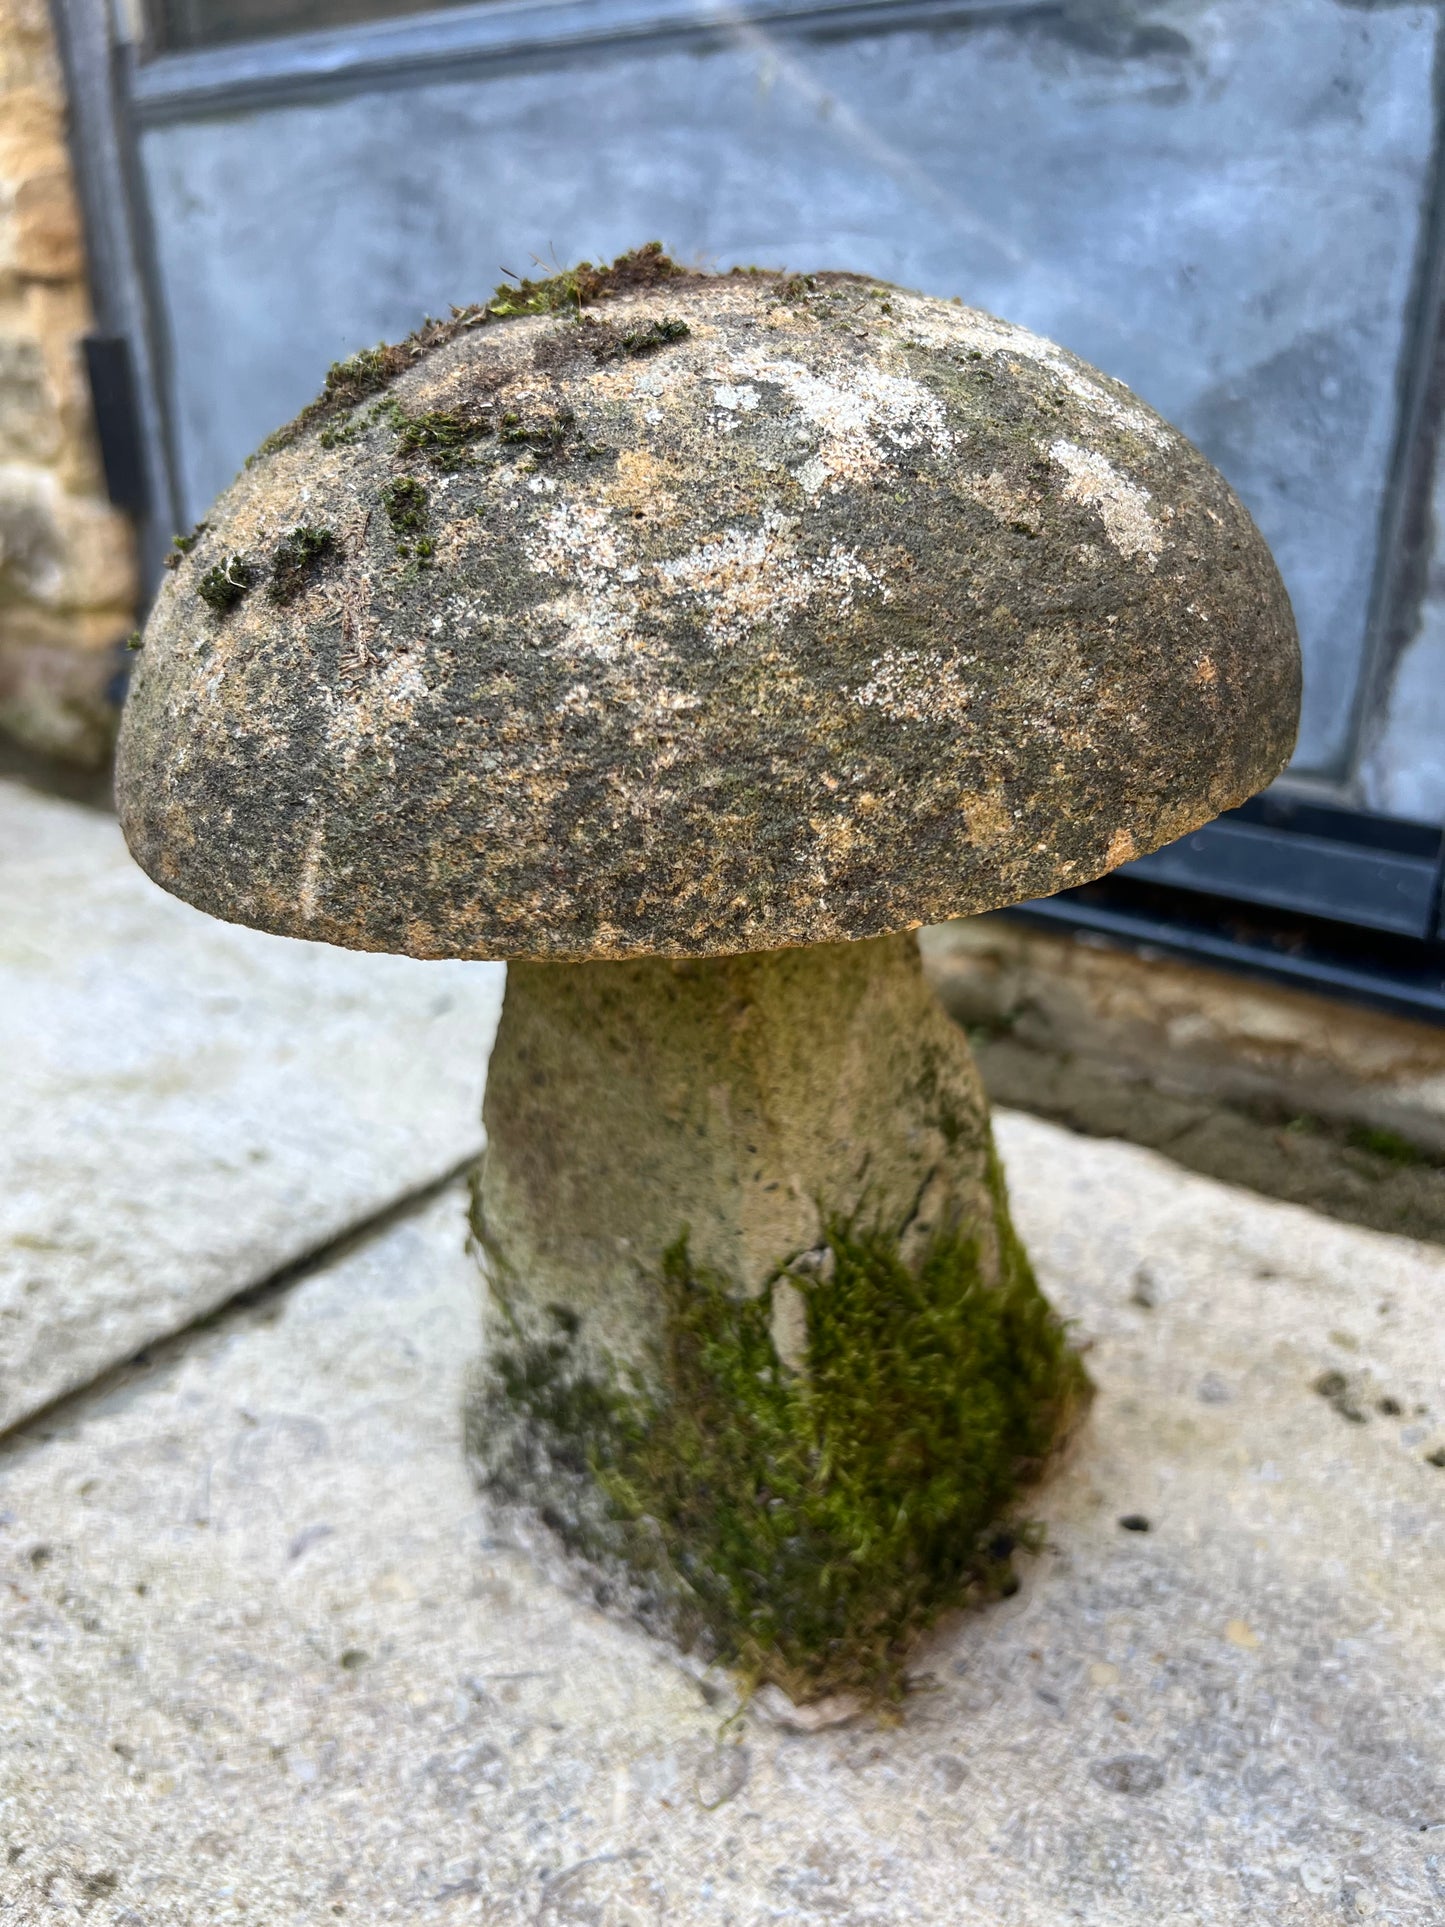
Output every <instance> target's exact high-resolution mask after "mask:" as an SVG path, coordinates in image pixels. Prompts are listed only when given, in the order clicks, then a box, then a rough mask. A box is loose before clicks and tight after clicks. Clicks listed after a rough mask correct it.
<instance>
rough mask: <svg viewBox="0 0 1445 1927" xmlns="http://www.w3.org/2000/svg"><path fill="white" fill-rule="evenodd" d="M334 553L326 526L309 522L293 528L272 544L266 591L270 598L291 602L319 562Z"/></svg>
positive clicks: (331, 539) (316, 568) (330, 536)
mask: <svg viewBox="0 0 1445 1927" xmlns="http://www.w3.org/2000/svg"><path fill="white" fill-rule="evenodd" d="M335 553H336V537H335V536H334V535H333V534H332V532H331V530H330V529H314V528H311V527H310V526H309V525H303V526H302V527H300V528H294V529H292V530H291V532H290V534H289V535H283V536H282V538H281V540H280V541H279V542H278V543H277V544H276V551H275V554H274V555H273V556H272V558H271V585H270V588H269V589H268V591H267V593H268V594H269V596H270V598H271V600H272V601H273V602H291V601H293V600H294V599H295V598H296V597H297V596H298V595H300V593H301V591H302V590H303V589H304V588H305V587H306V585H307V583H308V582H309V581H310V580H311V578H312V577H313V576H314V575H315V573H316V571H317V570H318V569H319V568H320V567H321V565H322V564H323V563H324V562H325V561H326V560H327V559H328V558H329V557H330V556H333V555H334V554H335Z"/></svg>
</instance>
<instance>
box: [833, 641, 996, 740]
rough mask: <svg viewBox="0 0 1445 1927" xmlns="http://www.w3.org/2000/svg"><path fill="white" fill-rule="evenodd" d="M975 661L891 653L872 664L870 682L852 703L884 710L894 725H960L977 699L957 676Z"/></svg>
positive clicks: (924, 652)
mask: <svg viewBox="0 0 1445 1927" xmlns="http://www.w3.org/2000/svg"><path fill="white" fill-rule="evenodd" d="M976 661H977V657H975V656H945V655H944V654H942V652H941V651H939V650H936V649H887V650H885V651H884V652H883V654H882V655H881V656H879V657H878V658H877V660H876V661H875V662H873V663H872V664H871V665H870V668H871V671H872V673H871V675H870V676H869V678H868V681H867V682H866V683H864V684H863V685H862V686H861V687H860V688H858V689H855V690H854V691H853V696H852V699H853V701H854V702H855V703H857V704H858V705H859V706H860V707H861V708H864V709H879V710H882V712H883V714H884V715H885V716H888V717H891V718H892V720H893V721H894V722H896V723H940V722H959V721H961V720H962V718H963V717H964V716H966V715H967V714H968V710H969V706H970V704H971V702H972V700H973V697H972V692H971V691H970V689H969V687H968V685H967V684H966V683H965V682H964V680H963V678H962V676H961V675H960V674H959V671H960V670H962V669H966V668H968V667H969V666H970V665H971V664H973V663H974V662H976Z"/></svg>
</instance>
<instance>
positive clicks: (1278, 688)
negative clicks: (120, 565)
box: [117, 250, 1300, 958]
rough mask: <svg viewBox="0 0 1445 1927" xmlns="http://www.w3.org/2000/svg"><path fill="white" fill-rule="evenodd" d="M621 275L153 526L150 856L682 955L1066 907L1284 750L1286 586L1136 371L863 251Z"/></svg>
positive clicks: (301, 438) (437, 343)
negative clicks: (157, 530)
mask: <svg viewBox="0 0 1445 1927" xmlns="http://www.w3.org/2000/svg"><path fill="white" fill-rule="evenodd" d="M626 259H627V261H630V262H631V263H632V264H634V265H635V264H636V263H638V262H640V261H641V262H648V263H650V268H649V271H648V272H647V273H637V274H615V275H613V276H612V277H611V278H609V276H608V275H606V274H600V275H599V274H593V275H592V276H591V279H590V281H588V282H586V283H584V284H583V286H582V292H583V293H584V295H585V297H586V299H587V300H588V302H589V305H588V306H586V307H583V308H580V309H579V308H578V307H576V306H575V305H572V303H571V297H573V296H575V294H576V293H577V291H578V284H576V283H575V282H571V281H569V282H567V283H566V284H565V287H564V288H563V294H564V296H565V297H566V298H567V299H568V301H569V306H568V307H567V309H566V310H565V311H564V312H560V313H558V312H543V313H537V314H525V313H524V314H512V315H501V316H499V315H498V314H497V312H496V310H495V308H492V309H488V308H478V309H471V310H466V311H463V312H461V313H459V314H457V315H456V316H454V317H453V319H452V321H450V322H448V323H445V324H428V327H427V328H426V329H424V330H423V331H422V332H421V334H420V335H418V336H414V337H413V338H412V340H411V341H410V342H409V343H406V344H403V346H402V347H400V348H394V349H378V350H373V351H370V352H369V353H368V354H367V355H362V356H358V357H356V358H354V360H353V361H352V362H350V363H346V364H341V365H340V366H338V368H336V369H333V371H332V374H331V376H330V377H329V378H328V385H327V391H326V393H325V395H324V396H323V397H322V398H321V400H320V401H319V402H318V403H315V404H313V405H312V407H311V408H310V409H308V410H307V411H305V412H304V413H303V415H302V416H301V417H300V418H299V420H298V421H297V422H296V423H293V424H291V425H290V427H289V428H288V429H286V430H283V431H280V432H279V433H278V434H277V435H276V436H273V437H272V438H271V440H270V442H268V443H267V444H266V445H265V446H264V447H263V450H262V452H261V453H260V455H259V456H258V457H256V458H253V461H252V463H251V464H250V465H248V467H247V469H246V470H245V472H244V473H243V474H242V475H241V476H240V477H239V478H238V479H237V480H236V482H235V483H234V484H233V485H232V487H231V488H230V489H228V490H227V491H226V493H225V494H224V495H223V496H222V497H221V499H220V501H219V502H218V503H217V505H216V507H215V508H214V510H213V511H212V512H211V514H210V516H209V517H208V520H207V523H206V524H204V525H203V527H202V530H201V532H200V533H199V535H198V537H197V538H196V539H195V540H194V541H193V542H191V543H189V545H187V544H178V547H177V553H176V555H175V557H174V558H173V561H174V563H175V566H174V567H173V568H172V569H171V570H170V572H169V573H168V575H167V576H166V579H165V581H164V583H163V585H162V588H161V590H160V593H159V596H158V598H157V601H156V604H155V607H154V610H153V612H152V614H151V617H150V620H149V622H148V624H147V627H146V630H145V636H144V646H143V649H142V652H141V654H140V656H139V658H138V663H137V673H136V674H135V677H134V679H133V683H132V687H131V691H130V696H129V699H128V701H127V704H126V709H125V715H124V720H123V724H122V729H121V738H120V746H119V753H118V778H117V789H118V800H119V806H120V814H121V822H122V825H123V827H124V830H125V834H126V838H127V840H128V842H129V844H130V847H131V850H132V851H133V853H134V855H135V856H136V858H137V860H138V861H139V862H140V864H141V865H142V866H143V868H144V869H146V870H147V871H148V872H149V874H150V875H151V876H152V877H153V878H154V879H155V880H156V881H157V882H158V883H160V884H162V885H163V886H164V887H165V888H166V889H168V890H171V891H173V892H175V894H177V895H178V896H181V897H184V898H186V899H187V900H188V901H189V902H191V903H193V904H196V905H198V906H199V907H200V908H201V909H203V910H207V911H209V912H211V913H212V914H213V915H215V916H219V917H224V918H228V919H231V920H233V921H236V922H241V923H248V924H254V925H256V926H258V927H259V928H261V929H264V930H272V931H278V932H281V933H283V934H286V935H290V936H298V937H311V938H319V939H323V940H325V941H327V942H329V943H336V944H345V945H349V946H352V947H355V948H360V949H372V950H390V951H401V952H405V953H407V954H410V955H412V956H421V957H442V956H452V957H455V956H464V957H537V958H540V957H559V958H565V957H571V958H586V957H626V956H637V955H648V954H650V955H664V956H707V955H715V954H720V953H728V952H739V951H746V950H756V949H768V948H773V947H775V946H781V945H788V944H807V943H821V942H833V941H837V940H840V939H847V938H858V937H869V936H874V935H877V934H880V933H882V932H885V931H896V930H903V929H910V928H913V927H915V926H917V925H918V924H920V923H925V922H934V921H937V920H939V919H942V918H945V917H950V916H956V915H959V914H961V913H965V912H973V911H980V910H987V909H992V908H995V907H998V906H1000V905H1004V904H1010V903H1016V902H1018V901H1020V900H1022V899H1026V898H1030V897H1038V896H1044V895H1047V894H1049V893H1050V892H1052V891H1055V890H1059V889H1062V888H1064V887H1066V886H1069V885H1072V884H1079V883H1084V882H1086V881H1088V880H1089V879H1090V878H1092V877H1095V876H1098V875H1099V874H1101V873H1102V872H1103V871H1105V870H1108V869H1110V868H1112V867H1113V866H1114V865H1116V864H1118V863H1121V862H1124V861H1126V860H1127V859H1129V858H1130V857H1133V856H1135V855H1141V854H1143V853H1144V852H1146V851H1148V850H1151V849H1154V848H1156V847H1157V846H1158V845H1160V844H1161V843H1165V842H1168V841H1170V840H1172V839H1173V838H1175V837H1178V836H1181V835H1183V834H1184V833H1185V832H1187V831H1189V830H1191V829H1193V828H1195V827H1197V826H1198V825H1199V824H1200V823H1201V822H1204V821H1206V820H1207V819H1209V818H1210V817H1213V816H1215V815H1217V814H1218V813H1219V812H1220V811H1221V810H1226V809H1229V808H1231V807H1232V806H1233V805H1235V804H1237V803H1240V802H1241V801H1243V799H1244V798H1245V797H1247V796H1249V795H1250V794H1252V793H1253V792H1254V791H1255V790H1257V789H1259V788H1260V787H1261V786H1262V785H1263V784H1265V783H1266V782H1268V781H1269V780H1270V779H1271V778H1272V777H1274V776H1275V775H1277V774H1278V772H1279V771H1280V770H1281V768H1282V767H1283V766H1284V764H1285V762H1286V760H1287V758H1288V756H1289V753H1290V750H1291V748H1292V746H1293V741H1294V734H1295V728H1296V721H1297V714H1298V703H1299V677H1300V669H1299V651H1298V645H1297V642H1296V637H1295V630H1294V623H1293V619H1292V617H1291V613H1290V607H1289V601H1288V598H1287V596H1286V594H1285V591H1284V588H1283V585H1282V584H1281V582H1280V579H1279V576H1278V573H1277V572H1276V570H1275V567H1274V564H1273V561H1272V560H1271V557H1270V554H1269V551H1268V549H1267V548H1266V546H1265V544H1264V541H1263V539H1262V538H1261V536H1260V535H1259V533H1258V531H1257V530H1256V529H1255V527H1254V525H1253V523H1252V522H1251V520H1250V518H1249V515H1248V514H1247V512H1246V511H1245V509H1244V508H1243V506H1242V505H1241V504H1240V502H1239V501H1238V500H1237V499H1236V498H1235V496H1234V495H1233V494H1232V493H1231V491H1230V489H1229V488H1228V487H1227V486H1226V484H1225V482H1224V481H1223V480H1222V478H1221V477H1220V476H1219V474H1218V473H1217V472H1216V471H1215V470H1214V469H1213V468H1212V467H1211V466H1210V465H1209V463H1208V462H1206V461H1205V460H1204V458H1203V457H1202V456H1201V455H1200V454H1199V452H1198V451H1197V450H1196V449H1195V448H1194V447H1192V446H1191V444H1190V443H1189V442H1188V441H1186V440H1185V439H1184V438H1183V437H1182V436H1181V435H1179V434H1178V433H1177V432H1176V431H1175V430H1174V429H1172V428H1170V427H1169V426H1168V425H1167V424H1166V423H1165V422H1163V421H1162V420H1161V419H1160V418H1159V417H1158V416H1157V415H1156V414H1154V413H1153V412H1152V411H1151V410H1150V409H1149V408H1147V407H1146V406H1145V405H1144V404H1143V403H1142V402H1140V401H1139V400H1138V399H1137V397H1135V396H1134V395H1133V394H1131V393H1130V391H1129V390H1128V389H1126V388H1124V387H1123V386H1121V384H1119V383H1118V382H1116V381H1113V380H1111V379H1110V378H1109V377H1107V376H1105V375H1102V374H1100V373H1099V372H1097V371H1096V370H1095V369H1092V368H1090V367H1089V366H1087V364H1085V363H1083V362H1081V361H1079V360H1078V359H1076V357H1074V356H1073V355H1071V354H1068V353H1067V352H1065V351H1064V350H1063V349H1061V348H1058V347H1055V346H1053V345H1052V344H1050V343H1049V342H1046V341H1044V340H1042V339H1040V338H1039V337H1038V336H1037V335H1033V334H1030V333H1028V332H1027V331H1025V330H1024V329H1021V328H1015V327H1012V326H1010V325H1008V324H1007V323H1005V322H1002V321H998V320H995V319H994V318H993V317H991V316H989V315H986V314H983V313H980V312H978V311H977V310H974V309H970V308H966V307H962V306H959V305H957V304H956V303H952V302H948V301H941V300H935V299H931V298H928V297H925V296H921V295H917V294H910V293H907V292H904V291H902V290H899V289H896V288H891V287H885V286H884V285H882V284H880V283H878V282H875V281H870V280H868V279H866V278H861V277H858V276H853V275H841V274H830V275H818V276H810V277H794V278H792V279H786V278H784V277H782V276H779V275H772V274H761V273H754V272H750V273H735V274H732V275H719V276H706V275H694V274H678V273H677V272H676V271H675V270H673V269H672V267H671V264H670V263H668V262H667V261H666V260H665V257H662V256H661V255H660V254H658V253H656V251H655V250H654V251H653V252H652V253H651V254H648V253H647V252H646V251H644V252H643V253H642V254H639V255H635V256H632V257H627V258H626ZM623 265H624V264H623V263H619V264H617V266H618V268H619V269H620V268H622V267H623ZM530 286H531V284H527V287H528V288H529V289H530ZM559 286H563V284H560V283H559V284H555V285H554V286H553V287H551V288H550V289H543V290H542V291H541V292H540V294H539V293H537V292H536V291H535V290H534V291H533V292H532V293H531V294H530V295H529V296H528V299H530V300H532V302H533V305H541V306H545V305H546V304H547V303H548V302H550V301H553V300H556V299H559V298H562V297H559V296H558V294H557V292H556V289H557V287H559ZM500 305H501V306H503V307H506V306H507V305H509V304H507V303H502V304H500ZM183 550H184V552H182V551H183Z"/></svg>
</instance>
